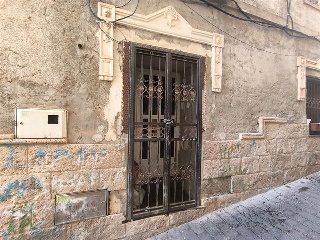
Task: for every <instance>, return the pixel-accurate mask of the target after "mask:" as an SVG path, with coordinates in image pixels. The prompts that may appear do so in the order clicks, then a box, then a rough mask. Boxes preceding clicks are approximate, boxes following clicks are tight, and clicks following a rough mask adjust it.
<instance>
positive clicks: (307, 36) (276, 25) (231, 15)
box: [182, 0, 320, 42]
mask: <svg viewBox="0 0 320 240" xmlns="http://www.w3.org/2000/svg"><path fill="white" fill-rule="evenodd" d="M200 1H201V2H203V3H205V4H206V5H207V6H209V7H212V8H214V9H216V10H218V11H220V12H222V13H224V14H226V15H228V16H230V17H233V18H235V19H238V20H241V21H245V22H252V23H256V24H259V25H264V26H267V27H274V28H278V29H281V30H283V31H284V32H285V33H286V34H287V35H289V36H292V37H296V38H308V39H312V40H315V41H318V42H320V39H318V38H316V37H315V36H310V35H307V34H304V33H301V32H299V31H297V30H294V29H290V28H288V27H287V26H283V25H281V24H277V23H272V22H266V21H260V20H254V19H251V18H247V17H246V18H242V17H238V16H236V15H234V14H232V13H229V12H227V11H225V10H223V9H222V8H220V7H218V6H217V5H214V4H212V3H211V2H208V1H207V0H200ZM232 1H233V2H236V0H232ZM182 2H183V1H182ZM237 6H239V5H238V4H237ZM239 8H240V6H239ZM240 9H241V8H240ZM241 12H244V11H243V10H241ZM290 17H291V16H290ZM291 19H292V18H291ZM289 31H291V32H292V33H290V32H289ZM293 32H295V33H298V34H301V35H303V36H298V35H294V34H293Z"/></svg>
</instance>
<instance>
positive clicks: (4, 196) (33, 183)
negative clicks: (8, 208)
mask: <svg viewBox="0 0 320 240" xmlns="http://www.w3.org/2000/svg"><path fill="white" fill-rule="evenodd" d="M37 189H42V185H41V182H40V180H39V179H38V178H36V177H29V178H27V179H25V180H23V181H22V182H20V181H18V180H15V181H14V182H11V183H9V184H8V185H7V186H6V187H5V188H4V190H3V192H2V193H0V202H6V201H7V200H9V199H11V198H12V197H13V196H14V195H17V196H18V198H22V197H24V196H25V194H26V193H27V192H28V191H32V190H37Z"/></svg>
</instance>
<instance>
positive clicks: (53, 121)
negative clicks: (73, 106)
mask: <svg viewBox="0 0 320 240" xmlns="http://www.w3.org/2000/svg"><path fill="white" fill-rule="evenodd" d="M66 137H67V110H64V109H37V108H17V109H16V138H66Z"/></svg>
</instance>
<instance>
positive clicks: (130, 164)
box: [126, 43, 136, 220]
mask: <svg viewBox="0 0 320 240" xmlns="http://www.w3.org/2000/svg"><path fill="white" fill-rule="evenodd" d="M130 48H131V49H130V56H131V57H130V79H129V81H130V90H129V98H130V107H129V116H128V118H129V131H128V135H129V136H128V163H127V169H128V179H127V214H126V215H127V216H126V218H127V220H131V219H132V211H133V210H132V202H133V156H134V109H135V101H134V100H135V73H136V71H135V64H136V48H135V45H134V44H133V43H131V44H130Z"/></svg>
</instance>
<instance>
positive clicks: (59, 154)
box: [53, 147, 73, 160]
mask: <svg viewBox="0 0 320 240" xmlns="http://www.w3.org/2000/svg"><path fill="white" fill-rule="evenodd" d="M53 157H54V159H55V160H60V159H64V158H66V159H69V160H72V159H73V156H72V154H70V153H69V151H68V150H67V149H66V148H63V147H61V148H58V149H57V150H56V151H55V153H54V155H53Z"/></svg>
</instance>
